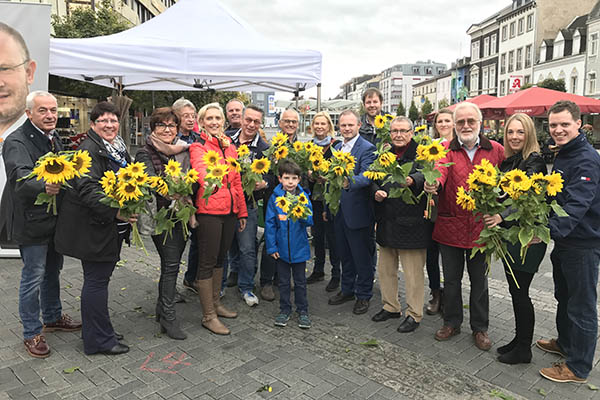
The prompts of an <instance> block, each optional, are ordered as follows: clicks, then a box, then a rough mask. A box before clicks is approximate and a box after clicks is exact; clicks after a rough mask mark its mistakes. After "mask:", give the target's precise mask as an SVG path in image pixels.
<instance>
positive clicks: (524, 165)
mask: <svg viewBox="0 0 600 400" xmlns="http://www.w3.org/2000/svg"><path fill="white" fill-rule="evenodd" d="M504 154H505V156H506V159H505V160H504V161H503V162H502V164H500V170H501V171H502V172H507V171H510V170H513V169H520V170H522V171H525V173H526V174H527V175H529V176H531V175H533V174H535V173H538V172H541V173H543V174H546V173H547V172H548V170H547V168H546V163H545V161H544V159H543V158H542V155H541V154H540V147H539V144H538V142H537V137H536V134H535V127H534V124H533V121H532V120H531V118H530V117H529V116H528V115H526V114H514V115H512V116H511V117H510V118H509V119H508V121H506V125H505V129H504ZM510 213H511V210H510V209H507V210H506V211H504V212H503V213H502V214H496V215H487V216H484V221H485V223H486V224H487V226H488V227H493V226H496V225H498V224H500V223H501V224H503V226H506V227H510V226H511V225H512V224H516V223H517V222H512V221H509V222H505V221H504V219H505V218H506V217H507V216H508V215H510ZM507 247H508V252H509V253H510V255H511V256H512V259H513V260H514V262H512V261H509V263H510V266H511V268H512V270H513V272H514V274H515V278H516V279H517V282H518V283H519V287H520V288H517V286H516V284H515V281H514V279H513V277H512V276H511V275H510V272H509V270H508V268H507V266H506V265H505V266H504V269H505V273H506V279H507V280H508V288H509V291H510V295H511V298H512V303H513V311H514V313H515V328H516V329H515V337H514V338H513V340H511V341H510V342H509V343H508V344H506V345H504V346H500V347H498V350H497V351H498V353H500V356H499V357H498V361H500V362H502V363H506V364H519V363H529V362H531V357H532V355H531V342H532V340H533V328H534V325H535V313H534V310H533V303H532V302H531V298H530V297H529V286H530V285H531V281H532V280H533V276H534V275H535V273H536V272H537V270H538V267H539V266H540V263H541V262H542V259H543V258H544V254H545V253H546V244H545V243H537V244H533V245H531V246H530V247H529V249H528V250H527V255H526V257H525V262H521V256H520V250H521V246H520V244H519V243H517V244H514V245H513V244H511V243H508V244H507Z"/></svg>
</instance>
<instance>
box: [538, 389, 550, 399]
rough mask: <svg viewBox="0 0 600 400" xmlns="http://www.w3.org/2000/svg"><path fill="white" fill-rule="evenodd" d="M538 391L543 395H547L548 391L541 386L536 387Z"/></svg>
mask: <svg viewBox="0 0 600 400" xmlns="http://www.w3.org/2000/svg"><path fill="white" fill-rule="evenodd" d="M538 393H539V394H541V395H542V396H544V397H546V396H548V393H546V391H545V390H544V389H542V388H539V389H538Z"/></svg>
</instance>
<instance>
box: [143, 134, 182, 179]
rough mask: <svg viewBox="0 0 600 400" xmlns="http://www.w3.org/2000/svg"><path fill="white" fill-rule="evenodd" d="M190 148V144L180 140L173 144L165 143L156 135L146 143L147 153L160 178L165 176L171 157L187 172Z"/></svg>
mask: <svg viewBox="0 0 600 400" xmlns="http://www.w3.org/2000/svg"><path fill="white" fill-rule="evenodd" d="M189 147H190V145H189V144H187V143H186V142H185V141H183V140H181V139H178V138H175V140H174V141H173V143H172V144H168V143H165V142H163V141H161V140H160V139H158V137H157V136H156V135H155V134H154V133H152V134H151V135H150V136H148V140H147V141H146V148H147V150H146V151H147V152H148V154H150V159H151V160H152V166H153V167H154V172H155V173H156V174H157V175H159V176H163V175H164V172H165V164H166V163H167V162H168V161H169V159H170V158H171V157H173V158H174V159H175V161H177V162H179V163H180V164H181V167H182V168H183V170H184V171H187V170H188V169H189V167H190V166H189V157H188V153H187V150H188V148H189Z"/></svg>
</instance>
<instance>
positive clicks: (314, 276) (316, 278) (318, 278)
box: [306, 271, 325, 285]
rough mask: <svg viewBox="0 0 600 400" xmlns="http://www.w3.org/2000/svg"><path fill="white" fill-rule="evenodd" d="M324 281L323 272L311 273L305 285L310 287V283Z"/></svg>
mask: <svg viewBox="0 0 600 400" xmlns="http://www.w3.org/2000/svg"><path fill="white" fill-rule="evenodd" d="M324 279H325V274H324V273H323V272H315V271H313V273H312V274H310V276H309V277H308V278H306V283H307V284H308V285H310V284H311V283H316V282H319V281H322V280H324Z"/></svg>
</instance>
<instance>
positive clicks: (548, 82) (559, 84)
mask: <svg viewBox="0 0 600 400" xmlns="http://www.w3.org/2000/svg"><path fill="white" fill-rule="evenodd" d="M538 87H541V88H546V89H552V90H558V91H559V92H566V91H567V87H566V85H565V80H564V79H552V78H547V79H544V80H543V81H542V82H541V83H539V84H538Z"/></svg>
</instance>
